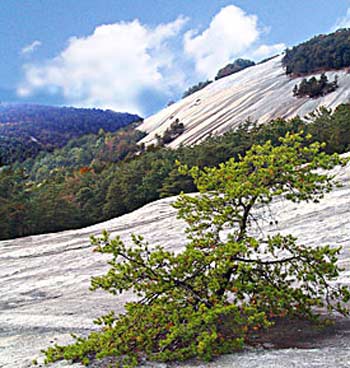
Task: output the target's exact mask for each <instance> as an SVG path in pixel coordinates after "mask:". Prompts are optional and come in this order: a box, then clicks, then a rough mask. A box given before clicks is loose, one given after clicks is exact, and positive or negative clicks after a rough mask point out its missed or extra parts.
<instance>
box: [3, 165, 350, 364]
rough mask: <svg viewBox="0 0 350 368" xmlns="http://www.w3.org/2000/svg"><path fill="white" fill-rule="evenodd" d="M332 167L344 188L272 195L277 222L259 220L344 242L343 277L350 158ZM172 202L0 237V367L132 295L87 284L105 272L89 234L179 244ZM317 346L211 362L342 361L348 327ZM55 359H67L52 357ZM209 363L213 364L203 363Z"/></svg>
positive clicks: (345, 277)
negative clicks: (69, 227) (301, 195)
mask: <svg viewBox="0 0 350 368" xmlns="http://www.w3.org/2000/svg"><path fill="white" fill-rule="evenodd" d="M334 174H335V175H336V177H337V179H338V180H339V181H340V182H342V183H343V187H340V188H337V189H335V190H334V191H333V192H331V193H329V194H327V195H326V196H325V198H324V199H323V200H322V201H321V202H320V203H317V204H315V203H309V204H301V205H297V204H295V203H291V202H288V203H287V202H281V201H275V202H274V203H273V204H272V206H271V210H272V212H275V213H276V218H278V219H279V222H278V224H277V225H273V226H272V225H269V224H268V223H262V224H261V225H262V228H263V229H264V231H265V232H266V233H267V234H269V235H272V234H274V233H276V232H281V233H291V234H293V235H294V236H296V237H298V238H299V240H300V242H303V243H304V244H307V245H310V246H316V245H326V244H330V245H332V246H339V245H342V246H343V250H342V252H341V254H340V263H341V265H342V267H344V268H345V270H344V272H342V274H341V275H340V276H339V281H340V282H342V283H344V284H349V283H350V261H349V256H350V253H349V249H350V239H349V232H350V222H349V221H348V219H349V216H350V166H349V164H348V166H347V167H344V168H339V167H338V168H336V169H335V170H334ZM173 201H174V198H173V197H172V198H167V199H163V200H160V201H157V202H153V203H151V204H148V205H147V206H145V207H142V208H140V209H138V210H136V211H134V212H132V213H129V214H127V215H124V216H121V217H118V218H115V219H113V220H110V221H107V222H104V223H100V224H97V225H94V226H91V227H88V228H85V229H80V230H73V231H65V232H61V233H56V234H46V235H39V236H33V237H27V238H21V239H14V240H8V241H2V242H0V295H1V301H0V312H1V313H0V325H1V333H0V346H1V348H0V366H1V367H2V368H13V367H28V366H29V365H30V361H31V360H32V359H33V358H35V357H37V356H38V355H39V354H40V349H42V348H44V347H46V346H49V344H50V341H51V342H55V343H63V342H64V341H67V340H68V339H69V332H72V331H73V332H74V331H75V332H77V333H86V332H87V330H91V329H93V325H92V324H91V320H92V319H93V318H96V317H97V316H100V315H101V314H102V313H103V312H105V311H108V310H109V309H114V310H116V311H117V312H120V311H121V310H122V306H123V303H124V302H125V301H127V300H130V298H131V297H132V296H131V295H130V294H123V295H122V296H118V297H113V296H110V295H107V294H105V293H103V292H94V293H91V292H89V290H88V287H89V283H90V277H91V276H93V275H99V274H101V273H103V272H104V271H106V268H107V267H108V266H107V264H106V260H107V259H108V256H105V255H102V254H99V253H95V252H92V248H93V247H92V246H91V245H89V240H88V239H89V236H90V235H92V234H99V233H100V232H101V231H102V230H103V229H106V230H108V231H109V232H111V233H112V234H113V235H117V234H118V235H120V236H121V238H122V239H123V240H125V241H126V243H127V244H130V234H131V233H135V234H142V235H144V236H145V239H146V240H148V241H149V242H150V244H151V245H154V244H155V239H156V242H157V244H161V245H163V246H165V248H166V249H168V250H177V249H179V248H181V247H182V246H183V244H184V242H185V233H184V223H183V222H182V221H180V220H178V219H176V210H175V209H174V208H172V207H170V203H172V202H173ZM257 218H259V216H257ZM262 218H264V217H263V216H262ZM320 234H322V235H321V236H320ZM338 332H339V331H338ZM300 333H302V332H300ZM305 333H306V336H304V339H306V342H308V339H309V335H308V332H307V331H305ZM301 340H302V339H301ZM300 344H301V342H300ZM317 346H318V347H319V348H318V349H311V348H314V346H312V345H311V346H310V345H309V348H310V350H305V349H289V350H258V351H250V352H249V353H246V354H236V355H231V356H226V357H222V359H221V360H220V361H219V362H222V364H221V363H220V364H218V365H217V366H222V367H232V366H235V367H248V366H249V367H253V366H254V367H257V368H263V367H267V366H276V367H277V366H278V367H281V368H285V367H289V366H290V362H291V361H293V364H294V365H293V366H298V367H299V366H308V367H318V368H326V367H334V366H339V367H340V366H342V367H343V366H344V367H345V366H347V364H348V359H349V347H350V335H349V332H347V334H346V333H345V334H344V335H342V334H338V335H337V336H336V338H335V337H333V339H332V338H329V337H328V338H327V341H324V342H323V345H322V344H321V345H317ZM320 346H321V347H320ZM304 347H305V345H304ZM61 364H62V365H61ZM54 366H55V367H61V366H62V367H63V366H64V367H66V366H67V365H66V364H65V363H58V364H57V365H54ZM75 366H76V367H78V366H79V367H80V365H75ZM186 366H187V365H186ZM201 366H202V365H201ZM203 366H204V365H203ZM213 366H216V365H215V363H214V365H213V364H210V365H209V366H208V367H213Z"/></svg>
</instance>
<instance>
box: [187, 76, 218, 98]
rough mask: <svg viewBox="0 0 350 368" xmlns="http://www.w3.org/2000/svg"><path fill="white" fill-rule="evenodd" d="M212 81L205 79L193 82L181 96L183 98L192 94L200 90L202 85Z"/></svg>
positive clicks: (204, 85)
mask: <svg viewBox="0 0 350 368" xmlns="http://www.w3.org/2000/svg"><path fill="white" fill-rule="evenodd" d="M212 82H213V81H211V80H206V81H204V82H199V83H197V84H195V85H194V86H191V87H189V88H188V89H187V90H186V91H185V92H184V94H183V95H182V98H185V97H187V96H190V95H192V94H193V93H195V92H197V91H200V90H201V89H203V88H204V87H206V86H208V85H209V84H210V83H212Z"/></svg>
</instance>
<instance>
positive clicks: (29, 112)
mask: <svg viewBox="0 0 350 368" xmlns="http://www.w3.org/2000/svg"><path fill="white" fill-rule="evenodd" d="M140 119H141V118H140V117H139V116H137V115H133V114H127V113H118V112H114V111H111V110H99V109H78V108H73V107H54V106H43V105H30V104H0V165H1V164H8V163H11V162H13V161H15V160H23V159H25V158H27V157H33V156H35V155H36V154H37V153H38V152H39V151H42V150H52V149H54V148H57V147H63V146H64V145H65V144H66V143H67V142H68V140H70V139H72V138H77V137H80V136H82V135H84V134H87V133H97V132H98V131H99V129H101V128H102V129H104V130H105V131H110V132H114V131H116V130H118V129H119V128H122V127H124V126H126V125H128V124H130V123H132V122H135V121H138V120H140Z"/></svg>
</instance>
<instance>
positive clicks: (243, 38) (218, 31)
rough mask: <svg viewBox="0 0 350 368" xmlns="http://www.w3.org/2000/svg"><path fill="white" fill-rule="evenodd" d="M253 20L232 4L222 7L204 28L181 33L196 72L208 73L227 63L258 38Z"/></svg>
mask: <svg viewBox="0 0 350 368" xmlns="http://www.w3.org/2000/svg"><path fill="white" fill-rule="evenodd" d="M257 20H258V19H257V17H256V16H255V15H247V14H246V13H245V12H244V11H243V10H242V9H240V8H238V7H236V6H234V5H229V6H227V7H225V8H222V9H221V10H220V11H219V13H217V14H216V15H215V16H214V18H213V19H212V21H211V23H210V25H209V27H208V28H207V29H206V30H205V31H203V32H202V33H200V34H196V33H195V32H194V31H189V32H187V33H186V34H185V37H184V47H185V52H186V53H187V54H188V55H189V56H191V57H193V58H194V60H195V63H196V69H197V71H198V72H199V73H201V74H203V75H205V76H207V77H212V76H213V75H214V74H215V72H216V71H217V68H218V66H223V65H225V63H228V62H229V61H230V60H231V59H232V57H234V56H236V55H239V54H240V53H242V52H243V51H245V50H246V49H247V48H248V47H249V46H251V45H252V44H253V43H254V42H255V41H256V40H257V39H258V37H259V31H258V29H257Z"/></svg>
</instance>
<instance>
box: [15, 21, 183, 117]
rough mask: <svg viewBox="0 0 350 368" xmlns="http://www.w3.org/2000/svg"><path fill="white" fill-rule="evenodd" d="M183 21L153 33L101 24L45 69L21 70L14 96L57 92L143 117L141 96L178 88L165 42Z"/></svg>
mask: <svg viewBox="0 0 350 368" xmlns="http://www.w3.org/2000/svg"><path fill="white" fill-rule="evenodd" d="M185 22H186V19H185V18H183V17H179V18H177V19H176V20H175V21H174V22H171V23H167V24H160V25H158V26H157V27H155V28H149V27H146V26H144V25H142V24H141V23H140V22H139V21H138V20H134V21H132V22H120V23H115V24H109V25H101V26H99V27H97V28H96V29H95V30H94V32H93V34H91V35H89V36H87V37H82V38H78V37H73V38H71V39H70V40H69V42H68V47H67V48H66V49H65V50H63V51H62V52H61V53H60V54H59V55H58V56H57V57H55V58H54V59H51V60H49V61H47V62H46V63H45V64H42V65H33V64H27V65H25V66H24V70H25V79H24V82H23V83H22V84H21V85H20V86H19V87H18V89H17V93H18V94H19V95H20V96H28V95H31V94H32V93H33V92H35V91H36V90H39V89H45V90H49V91H51V92H57V91H60V92H61V93H62V94H63V96H64V98H65V100H66V101H67V102H68V103H69V104H73V105H76V106H90V107H91V106H95V107H100V108H112V109H115V110H118V111H130V112H137V113H142V103H141V102H140V101H139V100H140V95H141V93H142V92H143V91H145V90H152V91H159V92H161V93H164V94H166V93H170V92H169V91H170V90H171V89H174V88H179V87H181V88H182V87H183V86H182V84H183V77H182V74H181V72H180V71H179V70H178V69H177V68H176V63H175V62H174V53H173V52H172V50H171V47H170V46H169V42H170V41H171V39H172V38H174V37H175V36H177V35H178V34H179V32H180V30H181V28H182V27H183V25H184V23H185ZM170 70H172V73H170V72H169V71H170Z"/></svg>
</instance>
